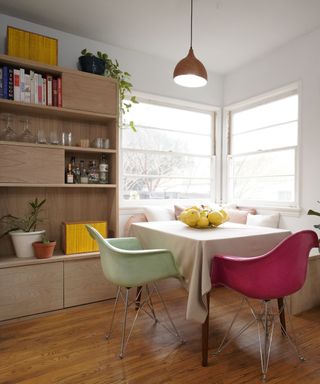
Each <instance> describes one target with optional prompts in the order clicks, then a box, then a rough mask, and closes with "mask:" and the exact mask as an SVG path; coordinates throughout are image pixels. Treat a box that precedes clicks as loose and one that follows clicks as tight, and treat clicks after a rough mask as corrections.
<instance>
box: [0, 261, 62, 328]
mask: <svg viewBox="0 0 320 384" xmlns="http://www.w3.org/2000/svg"><path fill="white" fill-rule="evenodd" d="M61 308H63V263H61V262H59V263H47V264H37V265H28V266H21V267H13V268H4V269H0V320H6V319H13V318H16V317H21V316H26V315H31V314H36V313H42V312H47V311H52V310H56V309H61Z"/></svg>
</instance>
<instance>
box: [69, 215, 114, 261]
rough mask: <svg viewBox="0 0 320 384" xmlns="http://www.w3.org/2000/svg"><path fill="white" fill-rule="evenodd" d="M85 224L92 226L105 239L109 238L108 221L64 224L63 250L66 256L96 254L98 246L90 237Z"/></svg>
mask: <svg viewBox="0 0 320 384" xmlns="http://www.w3.org/2000/svg"><path fill="white" fill-rule="evenodd" d="M85 224H89V225H92V227H93V228H95V229H96V230H97V231H98V232H99V233H101V235H102V236H103V237H107V222H106V221H81V222H79V221H77V222H65V223H62V249H63V252H64V253H65V254H66V255H71V254H73V253H84V252H96V251H98V250H99V247H98V244H97V242H96V241H95V240H93V239H92V237H91V236H90V235H89V232H88V231H87V229H86V227H85Z"/></svg>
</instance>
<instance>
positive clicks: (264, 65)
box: [224, 30, 320, 231]
mask: <svg viewBox="0 0 320 384" xmlns="http://www.w3.org/2000/svg"><path fill="white" fill-rule="evenodd" d="M319 47H320V30H316V31H314V32H312V33H310V34H307V35H304V36H302V37H300V38H299V39H297V40H294V41H292V42H291V43H289V44H287V45H285V46H283V47H281V48H279V49H277V50H275V51H274V52H272V53H271V54H269V55H267V56H266V57H262V58H261V59H259V60H257V61H255V62H252V63H251V64H249V65H246V66H244V67H243V68H240V69H238V70H236V71H234V72H233V73H230V74H229V75H227V76H226V78H225V83H224V105H229V104H233V103H236V102H239V101H242V100H245V99H247V98H250V97H253V96H257V95H259V94H262V93H265V92H267V91H270V90H273V89H276V88H279V87H281V86H284V85H286V84H290V83H292V82H295V81H299V82H300V84H301V93H300V103H301V104H300V111H301V116H300V118H301V119H300V120H301V127H300V129H301V132H300V134H301V135H300V164H299V166H300V207H301V208H302V211H301V215H300V216H299V217H290V216H286V215H283V216H282V218H281V225H282V226H285V227H287V228H289V229H291V230H294V231H296V230H299V229H305V228H310V229H313V224H318V223H320V220H318V219H317V218H316V217H313V216H307V215H306V212H307V210H308V209H309V208H313V209H317V210H319V209H320V205H319V204H317V200H320V177H319V170H318V166H319V165H320V150H319V146H320V49H319ZM319 219H320V218H319Z"/></svg>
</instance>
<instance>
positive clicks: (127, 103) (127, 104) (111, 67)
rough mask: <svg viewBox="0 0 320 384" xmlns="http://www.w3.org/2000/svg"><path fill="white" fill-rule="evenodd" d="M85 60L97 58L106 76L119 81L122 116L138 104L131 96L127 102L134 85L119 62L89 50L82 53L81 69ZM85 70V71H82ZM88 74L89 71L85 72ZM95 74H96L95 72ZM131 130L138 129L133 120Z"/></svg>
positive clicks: (104, 54) (134, 97)
mask: <svg viewBox="0 0 320 384" xmlns="http://www.w3.org/2000/svg"><path fill="white" fill-rule="evenodd" d="M83 58H96V59H98V60H99V61H100V62H103V63H104V71H103V74H104V76H107V77H112V78H113V79H115V80H117V81H118V84H119V99H120V100H119V104H120V112H121V115H124V114H125V113H126V112H129V110H130V108H131V107H132V104H137V103H138V101H137V99H136V96H130V97H129V100H127V97H126V96H127V95H128V94H131V92H132V83H131V75H130V73H128V72H126V71H122V70H121V69H120V66H119V63H118V60H115V61H112V60H111V59H110V58H109V56H108V55H107V54H106V53H102V52H100V51H98V52H97V54H96V55H94V54H93V53H91V52H88V51H87V49H83V50H82V51H81V56H80V57H79V63H80V68H82V67H81V61H83V60H84V59H83ZM81 70H83V69H81ZM85 72H87V71H85ZM93 73H95V72H93ZM129 126H130V128H131V129H132V130H133V131H134V132H136V127H135V124H134V122H133V121H132V120H131V121H130V122H129Z"/></svg>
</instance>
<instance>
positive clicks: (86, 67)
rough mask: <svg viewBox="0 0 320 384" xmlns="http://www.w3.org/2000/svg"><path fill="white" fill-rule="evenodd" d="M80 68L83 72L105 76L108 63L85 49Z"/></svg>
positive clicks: (80, 60)
mask: <svg viewBox="0 0 320 384" xmlns="http://www.w3.org/2000/svg"><path fill="white" fill-rule="evenodd" d="M79 68H80V70H81V71H82V72H89V73H94V74H96V75H104V72H105V69H106V61H105V60H103V59H102V58H100V57H98V56H96V55H93V54H92V53H91V52H88V51H87V50H86V49H83V50H82V51H81V56H80V57H79Z"/></svg>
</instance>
